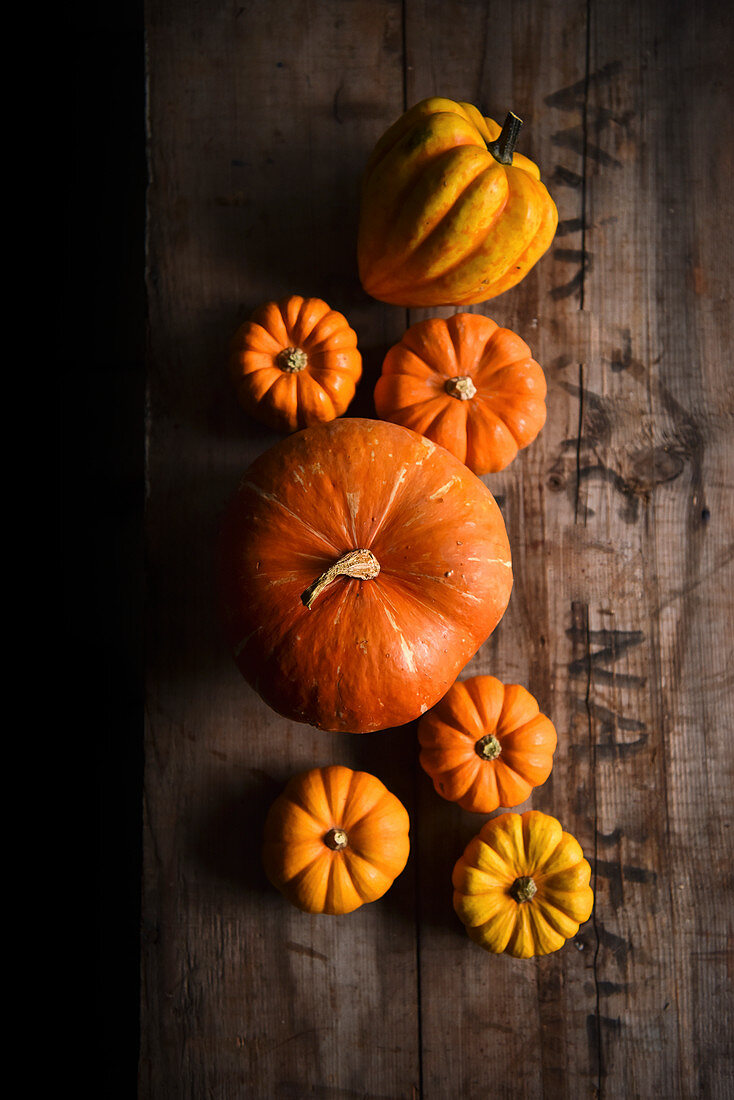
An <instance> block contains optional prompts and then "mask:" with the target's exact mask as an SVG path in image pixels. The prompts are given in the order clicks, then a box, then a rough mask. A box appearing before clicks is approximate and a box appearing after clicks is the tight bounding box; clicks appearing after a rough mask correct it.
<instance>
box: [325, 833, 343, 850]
mask: <svg viewBox="0 0 734 1100" xmlns="http://www.w3.org/2000/svg"><path fill="white" fill-rule="evenodd" d="M348 843H349V837H348V836H347V834H346V833H345V832H344V830H343V829H329V831H328V833H327V834H326V836H325V837H324V844H326V845H327V847H329V848H331V850H332V852H340V851H341V850H342V848H346V846H347V844H348Z"/></svg>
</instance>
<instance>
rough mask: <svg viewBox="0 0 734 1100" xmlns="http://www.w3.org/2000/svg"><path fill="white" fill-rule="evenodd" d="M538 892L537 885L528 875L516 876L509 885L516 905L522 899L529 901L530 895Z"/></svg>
mask: <svg viewBox="0 0 734 1100" xmlns="http://www.w3.org/2000/svg"><path fill="white" fill-rule="evenodd" d="M537 892H538V887H537V886H536V885H535V883H534V882H533V880H532V879H531V877H530V875H521V876H520V878H516V879H515V881H514V882H513V884H512V886H511V887H510V893H511V894H512V896H513V898H514V899H515V901H516V902H517V903H518V905H520V904H522V902H524V901H530V899H531V898H532V897H535V895H536V894H537Z"/></svg>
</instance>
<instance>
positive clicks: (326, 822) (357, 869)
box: [263, 765, 410, 914]
mask: <svg viewBox="0 0 734 1100" xmlns="http://www.w3.org/2000/svg"><path fill="white" fill-rule="evenodd" d="M409 826H410V821H409V819H408V813H407V810H406V809H405V807H404V806H403V804H402V802H400V800H399V799H398V798H396V797H395V795H394V794H391V792H390V791H389V790H388V789H387V787H385V785H384V784H383V783H381V782H380V780H379V779H377V778H375V776H374V775H369V774H368V773H367V772H356V771H352V770H351V768H345V767H341V766H339V765H334V766H332V767H327V768H313V769H312V770H311V771H307V772H303V773H301V774H300V775H296V776H294V777H293V778H292V779H291V780H290V782H289V783H288V785H287V787H286V788H285V790H284V791H283V793H282V794H281V795H279V796H278V798H276V800H275V802H274V803H273V805H272V806H271V807H270V811H269V813H268V816H267V820H266V822H265V843H264V846H263V862H264V864H265V871H266V873H267V876H268V878H269V879H270V881H271V882H272V884H273V885H274V886H275V887H277V889H278V890H280V892H281V893H282V894H283V895H284V896H285V897H286V898H287V899H288V901H290V902H291V903H292V904H293V905H295V906H296V907H297V908H298V909H303V910H304V911H305V912H307V913H331V914H340V913H351V912H353V910H355V909H358V908H359V907H360V905H364V904H365V902H370V901H376V900H377V899H378V898H381V897H382V895H383V894H385V893H386V892H387V891H388V890H389V889H390V887H391V886H392V884H393V882H394V880H395V879H396V878H397V877H398V875H399V874H400V873H401V871H402V870H403V868H404V867H405V864H406V863H407V860H408V852H409V850H410V841H409V839H408V829H409Z"/></svg>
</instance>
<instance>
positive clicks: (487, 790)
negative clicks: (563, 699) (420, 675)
mask: <svg viewBox="0 0 734 1100" xmlns="http://www.w3.org/2000/svg"><path fill="white" fill-rule="evenodd" d="M418 740H419V741H420V744H421V754H420V762H421V766H422V768H423V770H424V771H425V772H427V774H428V775H429V776H430V777H431V779H432V780H433V786H434V787H435V789H436V791H437V792H438V794H440V795H441V796H442V797H443V798H446V799H448V801H449V802H458V804H459V805H460V806H461V807H462V808H463V809H465V810H470V811H471V812H472V813H480V814H489V813H492V811H493V810H496V809H497V807H498V806H518V805H519V804H520V803H521V802H524V801H525V799H526V798H527V797H528V796H529V795H530V793H531V791H532V789H533V787H538V786H540V784H541V783H545V781H546V779H547V778H548V776H549V775H550V773H551V769H552V767H553V753H554V751H555V748H556V743H557V736H556V730H555V727H554V725H553V723H552V722H551V720H550V719H549V718H546V716H545V715H544V714H541V713H540V708H539V706H538V703H537V701H536V700H535V699H534V698H533V696H532V695H531V694H530V692H529V691H528V690H527V689H526V688H524V687H522V686H521V685H520V684H507V685H505V684H503V683H501V682H500V681H499V680H497V679H496V678H495V677H494V676H473V677H471V678H470V679H468V680H463V681H460V682H458V681H457V683H455V684H454V685H453V687H451V688H449V690H448V691H447V693H446V695H444V697H443V699H442V700H441V701H440V702H439V703H437V704H436V706H435V707H434V708H433V710H431V711H429V712H428V714H424V715H423V717H422V718H421V720H420V722H419V723H418Z"/></svg>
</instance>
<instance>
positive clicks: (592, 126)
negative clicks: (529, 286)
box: [545, 61, 634, 300]
mask: <svg viewBox="0 0 734 1100" xmlns="http://www.w3.org/2000/svg"><path fill="white" fill-rule="evenodd" d="M621 71H622V63H621V61H614V62H610V64H608V65H604V66H602V68H600V69H597V70H596V71H595V72H593V73H590V74H589V76H588V77H585V78H584V79H583V80H577V81H576V83H575V84H570V85H569V86H568V87H567V88H561V89H560V90H559V91H557V92H553V93H552V94H551V95H549V96H546V98H545V103H546V105H547V106H548V107H554V108H556V109H557V110H559V111H565V112H568V113H570V114H575V115H580V116H581V117H580V121H579V122H577V123H575V124H574V125H572V126H566V127H563V128H561V129H559V130H556V131H555V133H553V134H552V135H551V142H552V143H553V145H555V146H556V147H557V148H559V149H566V150H569V151H570V152H571V153H573V154H575V156H576V159H575V161H574V166H573V167H571V166H569V165H568V164H556V166H555V168H554V170H553V174H552V175H551V177H550V181H551V183H552V184H556V185H557V186H558V187H572V188H582V187H583V184H584V173H585V171H586V163H587V161H593V162H594V163H595V164H597V165H598V166H599V167H601V168H621V167H622V164H621V161H619V160H617V158H616V157H615V156H612V154H611V153H609V152H608V151H607V150H606V149H604V148H602V146H601V145H600V144H598V143H597V142H598V138H599V136H600V135H602V134H604V133H605V131H607V130H608V128H609V127H610V125H616V126H621V127H622V128H623V129H624V130H625V132H626V133H629V129H630V123H631V120H632V118H633V117H634V112H633V111H624V112H622V113H621V114H620V113H618V112H616V111H612V110H610V109H609V108H608V107H601V106H595V107H594V106H591V105H590V104H589V102H588V98H589V89H590V88H592V87H594V86H602V85H605V84H609V83H611V82H612V81H613V79H614V78H615V77H616V76H618V74H619V73H620V72H621ZM591 133H593V134H594V136H595V137H596V138H597V141H590V140H589V134H591ZM579 162H580V163H579ZM578 169H580V171H579V170H578ZM588 228H589V227H588V226H587V225H586V224H585V222H584V218H583V217H581V218H569V219H568V220H567V221H563V222H561V223H560V224H559V226H558V230H557V234H556V236H557V237H563V236H566V235H567V234H570V233H581V235H582V236H581V240H582V245H581V247H580V248H567V247H561V248H554V250H553V256H554V258H555V259H556V260H559V261H560V262H561V263H567V264H574V265H575V266H576V271H575V272H574V274H573V275H572V276H571V278H570V279H569V280H568V281H567V282H566V283H562V284H561V285H560V286H555V287H553V288H552V289H551V291H550V296H551V298H553V299H554V300H558V299H560V298H569V297H570V296H571V295H572V294H574V293H575V292H576V291H578V290H580V289H581V287H582V286H583V281H584V278H585V277H586V276H587V275H588V274H589V272H590V271H591V270H592V267H593V263H594V257H593V253H592V252H590V251H589V249H588V248H586V246H585V240H584V235H585V231H586V230H587V229H588Z"/></svg>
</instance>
